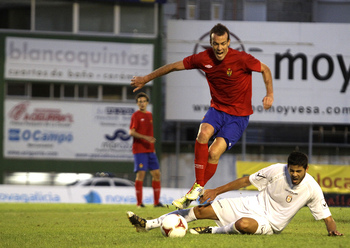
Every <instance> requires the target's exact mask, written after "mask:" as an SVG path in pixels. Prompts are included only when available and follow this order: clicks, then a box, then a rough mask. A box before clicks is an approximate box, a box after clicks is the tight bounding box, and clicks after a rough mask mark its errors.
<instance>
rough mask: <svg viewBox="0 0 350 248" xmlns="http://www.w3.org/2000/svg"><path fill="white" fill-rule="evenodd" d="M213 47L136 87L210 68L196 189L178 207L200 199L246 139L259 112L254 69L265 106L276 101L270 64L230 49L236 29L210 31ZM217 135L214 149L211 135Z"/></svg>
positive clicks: (218, 27)
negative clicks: (252, 117)
mask: <svg viewBox="0 0 350 248" xmlns="http://www.w3.org/2000/svg"><path fill="white" fill-rule="evenodd" d="M210 45H211V48H209V49H207V50H205V51H203V52H200V53H198V54H194V55H191V56H188V57H186V58H184V59H183V60H182V61H178V62H175V63H171V64H167V65H164V66H162V67H160V68H158V69H156V70H155V71H153V72H151V73H150V74H148V75H145V76H143V77H142V76H138V77H136V76H135V77H133V78H132V80H131V86H133V87H135V89H134V91H137V90H139V89H141V88H142V87H143V86H144V85H145V84H146V83H147V82H149V81H151V80H153V79H155V78H157V77H160V76H163V75H165V74H167V73H169V72H173V71H181V70H191V69H200V70H202V71H204V72H205V75H206V78H207V81H208V84H209V89H210V95H211V103H210V108H209V110H208V112H207V113H206V114H205V116H204V118H203V120H202V122H201V124H200V126H199V131H198V134H197V138H196V143H195V151H194V153H195V159H194V164H195V175H196V182H195V183H194V184H193V186H192V188H191V190H190V191H189V192H188V193H187V194H186V195H185V196H184V197H181V198H180V199H177V200H175V201H173V205H174V206H176V207H177V208H180V209H183V208H186V207H188V206H189V205H190V203H191V201H193V200H196V199H197V198H198V197H199V196H200V195H201V194H202V193H203V190H204V185H205V184H206V183H207V182H208V180H209V179H210V178H211V177H212V176H213V175H214V174H215V171H216V168H217V165H218V163H219V158H220V156H221V155H222V154H223V153H224V152H225V151H226V150H229V149H230V148H231V147H232V146H233V145H234V144H236V143H237V141H238V140H239V139H240V138H241V136H242V134H243V132H244V130H245V129H246V127H247V126H248V122H249V116H250V115H251V114H252V113H253V110H252V105H251V98H252V72H253V71H255V72H260V73H261V74H262V77H263V80H264V83H265V87H266V96H265V97H264V98H263V100H262V102H263V106H264V108H265V109H269V108H270V107H271V106H272V103H273V86H272V76H271V71H270V69H269V67H268V66H267V65H265V64H264V63H262V62H260V61H259V60H257V59H256V58H254V57H253V56H252V55H250V54H247V53H245V52H243V51H242V52H240V51H236V50H234V49H232V48H230V47H229V46H230V32H229V30H228V29H227V28H226V27H225V26H224V25H222V24H220V23H219V24H217V25H215V26H214V27H213V28H212V29H211V31H210ZM212 136H214V137H215V139H214V141H213V143H212V144H211V145H210V147H209V149H208V142H209V139H210V138H211V137H212Z"/></svg>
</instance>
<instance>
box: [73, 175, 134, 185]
mask: <svg viewBox="0 0 350 248" xmlns="http://www.w3.org/2000/svg"><path fill="white" fill-rule="evenodd" d="M67 186H74V187H75V186H83V187H86V186H106V187H116V186H117V187H118V186H129V187H134V186H135V183H134V182H133V181H131V180H128V179H125V178H118V177H92V178H89V179H85V180H81V181H76V182H74V183H71V184H68V185H67Z"/></svg>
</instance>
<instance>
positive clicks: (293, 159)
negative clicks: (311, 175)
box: [288, 151, 309, 170]
mask: <svg viewBox="0 0 350 248" xmlns="http://www.w3.org/2000/svg"><path fill="white" fill-rule="evenodd" d="M308 161H309V159H308V157H307V155H306V154H304V153H302V152H299V151H294V152H292V153H291V154H289V157H288V166H290V165H299V166H303V168H304V169H305V170H306V169H307V166H308Z"/></svg>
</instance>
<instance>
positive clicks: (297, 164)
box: [288, 151, 309, 185]
mask: <svg viewBox="0 0 350 248" xmlns="http://www.w3.org/2000/svg"><path fill="white" fill-rule="evenodd" d="M308 168H309V166H308V157H307V156H306V154H304V153H302V152H296V151H295V152H292V153H291V154H289V157H288V172H289V175H290V178H291V180H292V183H293V184H294V185H297V184H299V183H300V182H301V181H302V180H303V179H304V177H305V175H306V172H307V170H308Z"/></svg>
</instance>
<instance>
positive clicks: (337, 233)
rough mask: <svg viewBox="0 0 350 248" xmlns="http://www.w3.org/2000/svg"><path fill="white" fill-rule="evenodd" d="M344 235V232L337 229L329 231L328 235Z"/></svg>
mask: <svg viewBox="0 0 350 248" xmlns="http://www.w3.org/2000/svg"><path fill="white" fill-rule="evenodd" d="M343 235H344V234H342V233H340V232H338V231H337V230H335V231H329V232H328V236H343Z"/></svg>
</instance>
